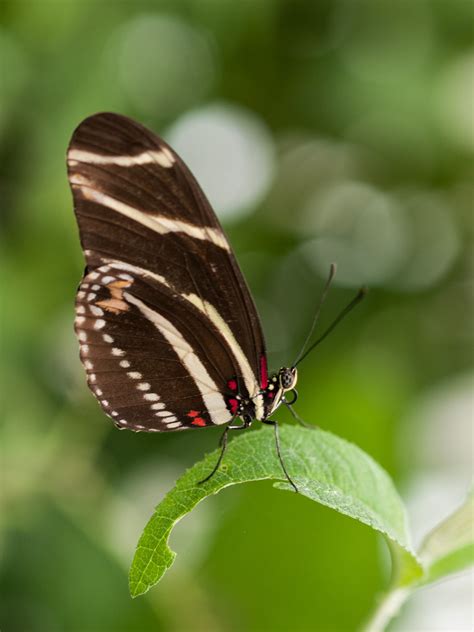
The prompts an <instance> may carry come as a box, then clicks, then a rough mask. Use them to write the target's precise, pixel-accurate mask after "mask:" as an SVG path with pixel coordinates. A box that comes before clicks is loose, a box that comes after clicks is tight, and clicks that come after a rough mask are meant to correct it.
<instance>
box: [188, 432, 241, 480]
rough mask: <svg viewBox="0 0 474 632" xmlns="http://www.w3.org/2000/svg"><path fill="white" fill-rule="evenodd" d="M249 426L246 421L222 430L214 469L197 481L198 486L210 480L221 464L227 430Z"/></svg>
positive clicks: (225, 445) (225, 447)
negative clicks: (219, 450)
mask: <svg viewBox="0 0 474 632" xmlns="http://www.w3.org/2000/svg"><path fill="white" fill-rule="evenodd" d="M249 426H250V423H249V421H248V420H246V421H244V423H243V424H242V425H241V426H226V429H225V430H224V432H223V434H222V436H221V438H220V439H219V445H220V446H221V453H220V454H219V458H218V459H217V463H216V464H215V465H214V468H213V470H212V472H211V473H210V474H209V476H206V478H203V479H202V481H198V485H202V484H203V483H205V482H206V481H208V480H209V479H210V478H212V477H213V476H214V474H215V473H216V472H217V470H218V469H219V466H220V464H221V463H222V459H223V458H224V454H225V451H226V449H227V438H228V435H229V430H244V429H245V428H248V427H249Z"/></svg>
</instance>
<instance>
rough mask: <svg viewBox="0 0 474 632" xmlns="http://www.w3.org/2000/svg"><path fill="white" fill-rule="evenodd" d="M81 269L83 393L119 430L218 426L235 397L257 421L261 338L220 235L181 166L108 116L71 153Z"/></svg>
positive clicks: (85, 126)
mask: <svg viewBox="0 0 474 632" xmlns="http://www.w3.org/2000/svg"><path fill="white" fill-rule="evenodd" d="M68 168H69V180H70V183H71V187H72V191H73V196H74V204H75V212H76V216H77V220H78V224H79V230H80V235H81V243H82V246H83V249H84V253H85V257H86V261H87V268H86V274H85V277H84V279H83V282H82V284H81V287H80V289H79V291H78V294H77V301H76V312H77V315H76V331H77V334H78V337H79V340H80V343H81V358H82V361H83V363H84V365H85V367H86V371H87V373H88V382H89V385H90V387H91V389H92V390H93V392H94V393H95V395H96V396H97V398H98V399H99V401H100V403H101V406H102V407H103V409H104V410H105V412H106V413H107V414H108V415H109V416H111V417H112V418H113V419H114V420H115V421H116V423H117V424H118V425H120V426H122V427H130V428H132V429H137V430H150V431H151V430H155V431H159V430H176V429H180V428H185V427H197V426H204V425H211V424H222V423H226V422H228V421H230V420H231V419H232V418H233V416H234V413H235V410H236V403H235V402H236V397H242V398H250V399H251V401H252V405H253V406H254V409H255V410H254V414H255V416H256V417H257V418H262V417H263V409H262V406H263V404H262V397H261V395H259V391H260V388H261V386H262V385H263V386H265V382H266V360H265V347H264V340H263V335H262V332H261V328H260V323H259V319H258V315H257V312H256V310H255V306H254V304H253V301H252V298H251V296H250V294H249V291H248V289H247V286H246V284H245V281H244V279H243V277H242V274H241V272H240V270H239V268H238V265H237V263H236V261H235V258H234V256H233V254H232V252H231V249H230V246H229V244H228V241H227V239H226V237H225V235H224V233H223V231H222V228H221V226H220V224H219V222H218V220H217V218H216V216H215V214H214V212H213V211H212V208H211V207H210V205H209V203H208V202H207V200H206V198H205V196H204V194H203V193H202V191H201V189H200V188H199V186H198V184H197V183H196V181H195V179H194V178H193V176H192V175H191V173H190V172H189V170H188V169H187V167H186V166H185V165H184V163H183V162H182V161H181V160H180V158H179V157H178V156H177V155H176V154H175V153H174V152H173V151H172V150H171V148H170V147H168V145H166V144H165V143H164V142H163V141H162V140H161V139H159V138H158V137H157V136H155V135H154V134H152V133H151V132H149V131H148V130H146V129H145V128H144V127H142V126H141V125H139V124H137V123H135V122H133V121H131V120H130V119H127V118H125V117H122V116H119V115H115V114H98V115H95V116H92V117H90V118H88V119H86V120H85V121H84V122H83V123H82V124H81V125H80V126H79V127H78V129H77V130H76V132H75V133H74V135H73V138H72V141H71V144H70V147H69V152H68Z"/></svg>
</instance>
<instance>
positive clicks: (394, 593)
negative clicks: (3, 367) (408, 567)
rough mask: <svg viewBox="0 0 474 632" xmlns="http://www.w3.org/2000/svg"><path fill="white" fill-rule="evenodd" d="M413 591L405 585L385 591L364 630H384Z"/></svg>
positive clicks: (368, 631) (364, 631)
mask: <svg viewBox="0 0 474 632" xmlns="http://www.w3.org/2000/svg"><path fill="white" fill-rule="evenodd" d="M411 592H412V590H411V589H410V588H408V587H406V586H404V587H403V588H394V589H393V590H390V591H389V592H387V593H385V595H384V596H383V597H382V599H381V600H380V602H379V604H378V606H377V608H376V610H375V612H374V613H373V615H372V617H371V618H370V620H369V621H368V622H367V623H366V624H365V626H364V627H363V629H362V632H383V631H384V630H385V629H386V628H387V625H388V624H389V623H390V621H391V620H392V619H393V618H394V617H395V616H396V615H397V614H398V612H399V611H400V608H401V607H402V605H403V604H404V603H405V601H406V600H407V599H408V597H409V596H410V594H411Z"/></svg>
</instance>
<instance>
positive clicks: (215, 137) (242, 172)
mask: <svg viewBox="0 0 474 632" xmlns="http://www.w3.org/2000/svg"><path fill="white" fill-rule="evenodd" d="M165 137H166V139H167V140H168V141H169V142H170V144H171V145H172V146H173V147H174V148H175V149H176V151H177V152H178V153H179V154H180V155H181V157H182V158H183V160H184V161H185V162H186V163H187V165H188V166H189V168H190V169H191V171H192V172H193V173H194V175H195V176H196V178H197V180H198V182H199V183H200V185H201V186H202V188H203V189H204V192H205V193H206V195H207V197H208V198H209V200H210V202H211V204H212V205H213V207H214V209H215V210H216V211H217V213H218V215H219V216H220V217H236V216H237V215H241V214H242V213H244V212H246V211H247V212H248V211H249V210H251V209H252V208H254V207H255V206H256V205H257V204H258V203H259V202H260V200H261V199H262V197H263V196H264V195H265V193H266V192H267V190H268V187H269V185H270V183H271V180H272V176H273V171H274V154H275V150H274V146H273V140H272V137H271V135H270V132H269V131H268V129H267V127H266V126H265V124H264V123H263V122H262V121H261V120H260V119H259V118H258V117H257V115H256V114H254V113H253V112H251V111H249V110H246V109H243V108H241V107H237V106H235V105H230V104H225V103H218V104H212V105H209V106H206V107H204V108H201V109H199V110H194V111H192V112H189V113H188V114H186V115H184V116H183V117H181V118H180V119H179V120H178V121H177V122H176V123H175V124H174V125H173V126H172V127H171V129H170V130H169V131H168V133H167V134H165Z"/></svg>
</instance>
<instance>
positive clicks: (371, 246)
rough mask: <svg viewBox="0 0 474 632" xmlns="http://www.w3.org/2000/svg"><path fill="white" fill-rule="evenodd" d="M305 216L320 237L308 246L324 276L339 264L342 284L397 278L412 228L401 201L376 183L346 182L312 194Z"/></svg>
mask: <svg viewBox="0 0 474 632" xmlns="http://www.w3.org/2000/svg"><path fill="white" fill-rule="evenodd" d="M305 216H306V221H307V225H308V228H312V232H313V233H314V234H316V235H317V236H316V237H315V238H313V239H310V240H308V241H306V242H304V243H303V245H302V247H301V248H302V251H303V253H304V255H305V257H307V259H308V261H309V262H310V263H311V264H312V265H313V266H314V267H315V268H316V269H317V271H318V273H319V274H320V275H321V276H323V277H324V276H326V275H327V272H328V270H329V265H330V263H332V262H336V263H337V265H338V272H337V283H339V284H341V285H346V286H359V285H361V284H369V285H379V284H382V283H384V282H386V281H387V280H388V279H390V278H392V276H393V275H394V274H395V272H396V270H397V269H398V268H399V266H400V264H401V262H402V261H403V260H404V257H405V252H406V228H405V223H404V221H403V217H402V214H401V209H400V207H399V204H398V202H397V200H396V199H395V198H394V197H393V196H390V195H388V194H385V193H383V192H381V191H379V190H377V189H376V188H375V187H373V186H371V185H369V184H366V183H362V182H357V181H343V182H339V183H335V184H332V185H330V186H328V187H327V188H324V189H321V190H320V191H318V192H317V193H316V194H315V195H314V196H313V197H312V198H310V199H309V201H308V203H307V205H306V208H305Z"/></svg>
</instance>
